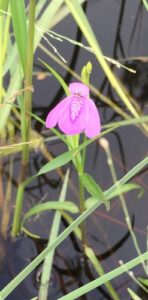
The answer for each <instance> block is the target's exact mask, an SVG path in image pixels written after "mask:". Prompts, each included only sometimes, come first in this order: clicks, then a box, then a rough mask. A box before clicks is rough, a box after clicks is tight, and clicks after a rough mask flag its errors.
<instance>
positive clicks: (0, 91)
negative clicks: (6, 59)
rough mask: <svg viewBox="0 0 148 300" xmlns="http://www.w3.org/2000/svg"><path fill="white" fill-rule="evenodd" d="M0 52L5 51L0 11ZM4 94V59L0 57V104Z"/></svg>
mask: <svg viewBox="0 0 148 300" xmlns="http://www.w3.org/2000/svg"><path fill="white" fill-rule="evenodd" d="M0 53H3V15H2V14H1V13H0ZM2 96H3V60H2V59H0V104H2Z"/></svg>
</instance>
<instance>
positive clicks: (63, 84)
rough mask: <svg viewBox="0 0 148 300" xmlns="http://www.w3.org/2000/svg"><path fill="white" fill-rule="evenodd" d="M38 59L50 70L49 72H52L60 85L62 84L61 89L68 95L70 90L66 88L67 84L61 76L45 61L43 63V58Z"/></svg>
mask: <svg viewBox="0 0 148 300" xmlns="http://www.w3.org/2000/svg"><path fill="white" fill-rule="evenodd" d="M39 61H40V62H41V63H42V64H43V65H44V66H45V67H46V68H47V69H48V70H49V71H50V73H52V74H53V76H54V77H55V78H56V79H57V80H58V81H59V83H60V85H61V86H62V88H63V90H64V91H65V94H66V95H67V96H68V95H69V94H70V91H69V89H68V86H67V84H66V83H65V81H64V80H63V78H62V77H61V76H60V75H59V74H58V73H57V72H56V71H55V70H54V69H53V68H52V67H50V66H49V65H48V64H47V63H45V62H44V61H43V60H41V59H39Z"/></svg>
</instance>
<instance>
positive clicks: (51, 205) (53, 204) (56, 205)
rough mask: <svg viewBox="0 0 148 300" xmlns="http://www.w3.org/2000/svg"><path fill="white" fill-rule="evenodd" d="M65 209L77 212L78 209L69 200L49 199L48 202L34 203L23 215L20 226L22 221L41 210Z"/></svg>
mask: <svg viewBox="0 0 148 300" xmlns="http://www.w3.org/2000/svg"><path fill="white" fill-rule="evenodd" d="M53 209H54V210H66V211H68V212H70V213H73V214H75V213H78V212H79V209H78V207H77V206H76V205H75V204H74V203H73V202H70V201H67V202H64V203H62V202H59V201H49V202H45V203H41V204H38V205H35V206H34V207H32V208H31V209H30V210H29V211H28V212H27V213H26V214H25V216H24V218H23V220H22V226H23V225H24V222H25V221H26V220H27V219H28V218H30V217H32V216H34V215H38V214H40V213H42V212H46V211H48V210H53Z"/></svg>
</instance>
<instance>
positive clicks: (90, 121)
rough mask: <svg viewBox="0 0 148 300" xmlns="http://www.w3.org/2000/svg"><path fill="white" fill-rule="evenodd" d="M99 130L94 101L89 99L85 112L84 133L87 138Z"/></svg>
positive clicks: (93, 135) (98, 119) (97, 114)
mask: <svg viewBox="0 0 148 300" xmlns="http://www.w3.org/2000/svg"><path fill="white" fill-rule="evenodd" d="M100 131H101V124H100V117H99V113H98V110H97V108H96V106H95V103H94V102H93V101H92V100H91V99H89V100H88V101H87V113H86V116H85V134H86V136H87V137H88V138H93V137H95V136H96V135H98V134H99V133H100Z"/></svg>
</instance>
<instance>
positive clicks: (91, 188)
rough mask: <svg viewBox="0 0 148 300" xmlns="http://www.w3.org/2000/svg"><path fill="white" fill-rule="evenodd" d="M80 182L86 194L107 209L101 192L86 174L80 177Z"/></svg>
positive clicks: (107, 203) (106, 202)
mask: <svg viewBox="0 0 148 300" xmlns="http://www.w3.org/2000/svg"><path fill="white" fill-rule="evenodd" d="M80 180H81V182H82V184H83V186H84V187H85V188H86V190H87V191H88V193H89V194H90V195H92V197H93V198H95V199H97V200H98V201H99V202H100V203H104V204H105V206H106V207H107V209H109V202H108V201H107V199H106V198H105V195H104V193H103V191H102V190H101V188H100V186H99V185H98V184H97V183H96V182H95V180H94V179H93V178H92V177H91V176H90V175H88V174H86V173H84V174H83V175H80Z"/></svg>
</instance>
